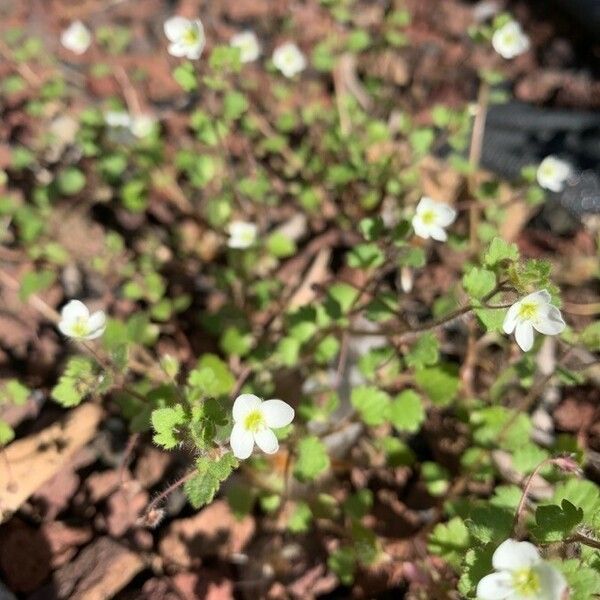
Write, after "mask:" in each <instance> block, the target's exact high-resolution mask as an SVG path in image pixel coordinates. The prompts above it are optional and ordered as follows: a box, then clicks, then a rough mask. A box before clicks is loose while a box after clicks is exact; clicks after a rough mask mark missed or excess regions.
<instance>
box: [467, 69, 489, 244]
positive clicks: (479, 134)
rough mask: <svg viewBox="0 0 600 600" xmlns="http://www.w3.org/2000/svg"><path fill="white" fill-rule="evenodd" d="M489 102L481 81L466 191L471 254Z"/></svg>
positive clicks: (487, 89) (487, 88)
mask: <svg viewBox="0 0 600 600" xmlns="http://www.w3.org/2000/svg"><path fill="white" fill-rule="evenodd" d="M489 100H490V86H489V84H488V83H487V82H486V81H482V82H481V84H480V86H479V95H478V97H477V113H476V114H475V120H474V122H473V132H472V134H471V148H470V150H469V166H470V173H469V177H468V189H469V195H470V196H471V206H470V208H469V241H470V247H471V252H472V253H473V254H476V253H477V247H478V237H477V229H478V228H479V208H480V207H479V205H478V203H477V199H476V198H475V183H476V182H475V177H476V176H477V169H478V168H479V162H480V161H481V151H482V149H483V134H484V132H485V121H486V117H487V110H488V103H489Z"/></svg>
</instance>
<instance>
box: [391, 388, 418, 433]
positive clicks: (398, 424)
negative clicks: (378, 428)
mask: <svg viewBox="0 0 600 600" xmlns="http://www.w3.org/2000/svg"><path fill="white" fill-rule="evenodd" d="M388 414H389V419H390V421H391V423H392V425H393V426H394V427H395V428H396V429H397V430H398V431H400V432H405V431H406V432H408V433H416V432H417V431H419V429H420V428H421V425H422V424H423V422H424V421H425V409H424V408H423V402H422V401H421V397H420V396H419V395H418V394H417V393H416V392H414V391H413V390H404V391H403V392H401V393H400V394H398V395H397V396H396V397H395V398H394V400H392V403H391V404H390V406H389V412H388Z"/></svg>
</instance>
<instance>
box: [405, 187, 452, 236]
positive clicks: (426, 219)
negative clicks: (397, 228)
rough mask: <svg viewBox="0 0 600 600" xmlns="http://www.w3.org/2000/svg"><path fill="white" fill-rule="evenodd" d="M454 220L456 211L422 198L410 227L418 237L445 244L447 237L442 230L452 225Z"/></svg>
mask: <svg viewBox="0 0 600 600" xmlns="http://www.w3.org/2000/svg"><path fill="white" fill-rule="evenodd" d="M455 219H456V211H455V210H454V209H453V208H452V207H451V206H448V205H447V204H444V203H443V202H436V201H435V200H432V199H431V198H428V197H427V196H423V198H421V200H420V201H419V204H418V205H417V210H416V213H415V216H414V217H413V218H412V226H413V229H414V230H415V233H416V234H417V235H418V236H419V237H422V238H425V239H429V238H433V239H434V240H437V241H438V242H445V241H446V240H447V239H448V236H447V235H446V231H445V229H444V228H445V227H448V225H451V224H452V223H454V221H455Z"/></svg>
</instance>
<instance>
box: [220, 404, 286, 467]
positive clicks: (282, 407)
mask: <svg viewBox="0 0 600 600" xmlns="http://www.w3.org/2000/svg"><path fill="white" fill-rule="evenodd" d="M293 419H294V409H293V408H292V407H291V406H290V405H289V404H287V402H284V401H283V400H265V401H264V402H263V401H262V400H261V399H260V398H259V397H258V396H255V395H254V394H242V395H241V396H238V397H237V398H236V400H235V402H234V403H233V423H234V424H233V429H232V430H231V437H230V438H229V443H230V444H231V449H232V450H233V454H234V455H235V456H236V457H237V458H240V459H244V458H248V457H249V456H250V455H251V454H252V449H253V448H254V443H255V442H256V445H257V446H258V447H259V448H260V449H261V450H262V451H263V452H266V453H267V454H274V453H275V452H277V450H279V442H278V441H277V437H275V434H274V433H273V431H272V429H278V428H279V427H285V426H286V425H289V424H290V423H291V422H292V420H293Z"/></svg>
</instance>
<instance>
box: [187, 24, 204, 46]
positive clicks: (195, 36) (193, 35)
mask: <svg viewBox="0 0 600 600" xmlns="http://www.w3.org/2000/svg"><path fill="white" fill-rule="evenodd" d="M183 41H184V43H185V44H187V45H188V46H195V45H196V44H197V43H198V42H199V41H200V32H199V31H198V30H197V29H196V28H195V27H190V28H189V29H187V30H186V32H185V33H184V34H183Z"/></svg>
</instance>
